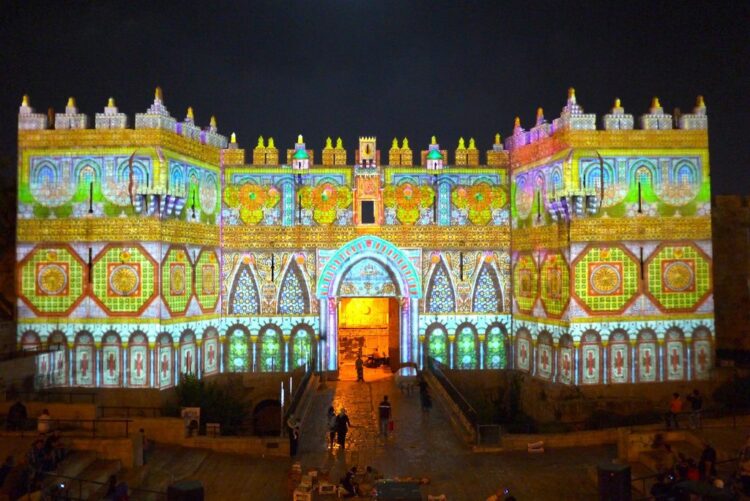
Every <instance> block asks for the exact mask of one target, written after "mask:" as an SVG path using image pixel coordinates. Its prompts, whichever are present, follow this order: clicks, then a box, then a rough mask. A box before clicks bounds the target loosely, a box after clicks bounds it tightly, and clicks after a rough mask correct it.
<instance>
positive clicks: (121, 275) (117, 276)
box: [109, 264, 141, 296]
mask: <svg viewBox="0 0 750 501" xmlns="http://www.w3.org/2000/svg"><path fill="white" fill-rule="evenodd" d="M140 282H141V279H140V277H139V273H138V270H137V269H136V268H135V267H134V266H133V265H130V264H121V265H117V266H114V267H113V268H112V271H110V273H109V287H110V289H111V290H112V292H114V293H115V294H117V295H118V296H131V295H133V294H134V293H135V292H136V291H137V290H138V285H139V284H140Z"/></svg>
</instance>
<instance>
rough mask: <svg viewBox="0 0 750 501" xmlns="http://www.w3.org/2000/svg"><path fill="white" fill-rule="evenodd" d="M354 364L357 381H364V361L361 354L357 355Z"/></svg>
mask: <svg viewBox="0 0 750 501" xmlns="http://www.w3.org/2000/svg"><path fill="white" fill-rule="evenodd" d="M354 366H355V367H356V368H357V382H360V381H362V382H363V383H364V382H365V363H364V362H363V361H362V355H361V354H360V355H357V361H356V362H354Z"/></svg>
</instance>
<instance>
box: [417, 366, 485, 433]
mask: <svg viewBox="0 0 750 501" xmlns="http://www.w3.org/2000/svg"><path fill="white" fill-rule="evenodd" d="M443 367H445V366H444V365H443V364H442V363H440V362H438V361H437V360H435V359H434V358H432V357H428V358H427V368H428V369H429V371H430V372H431V373H432V375H433V376H435V379H436V380H437V381H438V382H439V383H440V385H441V386H442V387H443V389H444V390H445V391H446V392H447V393H448V395H449V396H450V397H451V399H453V401H454V402H455V403H456V405H457V406H458V408H459V410H460V411H461V413H462V414H463V416H464V417H465V418H466V420H467V421H468V422H469V424H470V425H471V426H472V427H473V428H474V429H475V430H476V427H477V423H478V417H477V411H476V410H475V409H474V407H472V406H471V404H470V403H469V402H468V401H467V400H466V398H464V396H463V395H462V394H461V392H460V391H459V390H458V388H456V387H455V386H454V385H453V383H452V382H451V380H450V379H448V377H447V376H446V375H445V373H443V370H442V368H443Z"/></svg>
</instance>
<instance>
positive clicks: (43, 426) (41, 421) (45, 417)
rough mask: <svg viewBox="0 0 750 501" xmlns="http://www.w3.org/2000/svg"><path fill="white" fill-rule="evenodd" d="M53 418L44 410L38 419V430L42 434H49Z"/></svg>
mask: <svg viewBox="0 0 750 501" xmlns="http://www.w3.org/2000/svg"><path fill="white" fill-rule="evenodd" d="M51 420H52V416H50V415H49V411H48V410H47V409H44V410H43V411H42V413H41V414H40V415H39V417H38V418H36V429H37V431H38V432H39V433H41V434H47V433H49V431H50V429H52V426H51Z"/></svg>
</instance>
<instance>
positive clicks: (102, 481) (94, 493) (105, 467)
mask: <svg viewBox="0 0 750 501" xmlns="http://www.w3.org/2000/svg"><path fill="white" fill-rule="evenodd" d="M120 468H121V465H120V461H118V460H110V459H97V460H96V461H94V462H93V463H91V464H90V465H89V466H88V467H87V468H86V469H85V470H84V471H83V472H81V474H80V475H79V476H78V480H74V481H73V485H72V486H71V487H72V488H73V489H74V491H73V493H74V495H75V496H77V497H79V498H80V499H91V500H98V499H103V498H104V495H105V494H106V492H107V482H108V481H109V477H110V476H111V475H116V474H117V473H118V472H119V471H120ZM87 480H88V482H87ZM79 481H80V486H79V485H77V484H78V483H79Z"/></svg>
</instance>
